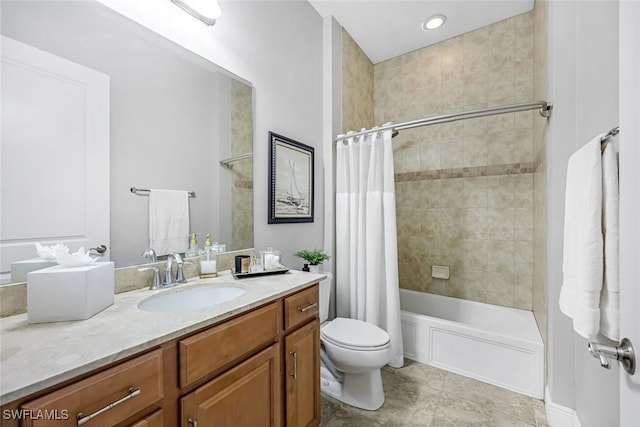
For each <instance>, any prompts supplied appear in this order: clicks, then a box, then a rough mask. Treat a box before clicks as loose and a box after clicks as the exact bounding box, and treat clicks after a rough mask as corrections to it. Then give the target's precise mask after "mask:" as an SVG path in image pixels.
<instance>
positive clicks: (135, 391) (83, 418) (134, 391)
mask: <svg viewBox="0 0 640 427" xmlns="http://www.w3.org/2000/svg"><path fill="white" fill-rule="evenodd" d="M127 393H128V394H127V395H126V396H125V397H123V398H122V399H118V400H116V401H115V402H113V403H109V404H108V405H107V406H105V407H104V408H102V409H98V410H97V411H96V412H94V413H93V414H89V415H83V414H82V412H80V413H78V415H77V416H76V418H77V419H78V425H79V426H81V425H83V424H85V423H86V422H87V421H89V420H91V419H92V418H95V417H97V416H98V415H100V414H102V413H104V412H107V411H108V410H109V409H111V408H114V407H116V406H118V405H119V404H121V403H123V402H125V401H127V400H129V399H131V398H134V397H136V396H137V395H139V394H140V389H139V388H136V389H134V388H133V387H131V388H129V390H128V391H127Z"/></svg>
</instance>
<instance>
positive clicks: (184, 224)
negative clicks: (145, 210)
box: [149, 189, 189, 255]
mask: <svg viewBox="0 0 640 427" xmlns="http://www.w3.org/2000/svg"><path fill="white" fill-rule="evenodd" d="M188 243H189V193H188V192H186V191H177V190H153V189H152V190H151V194H149V247H150V248H151V249H153V250H154V251H156V254H158V255H166V254H171V253H174V252H184V251H185V250H186V249H187V247H188V246H189V244H188Z"/></svg>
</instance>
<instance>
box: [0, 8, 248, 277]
mask: <svg viewBox="0 0 640 427" xmlns="http://www.w3.org/2000/svg"><path fill="white" fill-rule="evenodd" d="M0 7H1V10H0V12H1V23H0V32H1V33H2V35H3V36H4V37H8V38H10V39H12V40H13V41H16V42H18V43H17V45H16V46H17V47H16V50H17V51H18V54H21V53H20V52H21V50H22V49H30V48H35V49H36V50H38V51H42V52H44V53H45V54H47V55H50V56H45V57H44V58H45V59H44V61H45V62H47V66H49V64H48V62H49V61H50V60H51V61H52V63H54V64H57V61H58V59H60V60H61V61H63V62H62V64H64V65H65V66H67V65H69V66H70V67H72V69H74V70H75V69H78V68H79V69H80V71H86V70H87V69H88V70H89V72H93V73H96V75H97V76H98V77H97V78H96V79H97V80H99V81H100V82H101V83H100V85H102V84H103V83H104V84H106V88H107V89H106V92H105V89H104V87H102V86H101V87H102V89H100V90H102V91H103V93H106V98H107V99H106V100H105V99H98V100H97V101H96V104H95V106H91V105H93V104H91V103H92V102H94V100H93V98H92V96H93V95H91V94H90V95H87V94H88V93H93V92H91V91H89V90H87V89H86V85H85V84H84V83H82V84H76V83H77V81H80V80H77V81H76V80H75V77H73V78H67V77H66V74H64V75H62V77H60V74H59V72H58V71H56V72H55V73H53V72H49V71H47V72H46V73H45V72H41V73H40V75H38V76H37V78H34V79H36V80H33V79H32V77H33V76H32V74H33V73H32V71H33V70H34V69H39V67H33V66H29V67H22V68H20V67H19V66H16V64H17V62H15V61H13V62H12V61H11V60H10V59H7V58H6V56H7V55H9V54H10V53H8V51H10V50H11V49H10V48H9V47H7V48H5V46H4V44H5V43H4V42H5V39H3V49H2V53H3V63H2V66H3V73H2V110H3V117H2V121H3V129H2V200H1V202H2V229H1V234H2V236H0V240H1V241H0V250H1V251H2V253H1V255H2V257H1V258H2V276H3V282H4V283H6V282H7V281H9V280H8V279H9V277H10V273H9V272H10V262H11V261H17V260H20V259H25V258H32V257H35V256H36V253H35V245H34V244H35V242H41V243H45V244H54V243H55V242H58V241H63V242H64V243H66V244H67V245H68V246H69V249H70V250H71V251H75V250H77V248H78V247H79V246H85V247H87V248H88V247H95V246H98V245H100V244H106V246H107V247H108V248H109V251H108V252H107V254H106V255H105V258H110V259H111V260H112V261H115V263H116V266H117V267H121V266H127V265H134V264H139V263H143V262H145V259H144V258H143V257H142V252H143V251H144V250H145V249H146V248H147V247H148V246H149V197H148V195H142V194H140V193H138V194H134V193H132V192H131V191H130V188H131V187H138V188H144V189H170V190H186V191H192V192H194V193H195V197H193V198H190V199H189V219H190V227H189V229H190V232H191V233H196V234H197V238H198V243H199V245H200V247H202V246H203V244H204V240H205V235H206V234H211V236H212V240H213V241H215V242H219V243H221V244H225V245H226V249H227V250H236V249H244V248H250V247H253V206H252V205H253V176H252V175H253V173H252V171H253V162H252V159H251V155H250V153H251V152H252V141H253V115H252V108H253V89H252V87H251V85H250V84H248V83H247V82H245V81H241V79H239V78H237V77H235V76H233V75H232V74H230V73H229V72H227V71H225V70H223V69H221V68H219V67H217V66H216V65H215V64H212V63H210V62H209V61H206V60H204V59H203V58H201V57H199V56H197V55H195V54H193V53H192V52H190V51H187V50H185V49H183V48H181V47H179V46H177V45H175V44H174V43H172V42H170V41H168V40H166V39H164V38H162V37H161V36H159V35H158V34H156V33H153V32H151V31H149V30H147V29H146V28H143V27H142V26H140V25H138V24H136V23H134V22H132V21H130V20H128V19H127V18H125V17H123V16H121V15H118V14H117V13H115V12H114V11H112V10H110V9H108V8H106V7H105V6H103V5H101V4H100V3H97V2H94V1H83V2H67V1H60V2H58V1H49V2H31V1H15V2H14V1H3V2H2V3H0ZM7 46H9V44H8V43H7ZM64 61H66V62H64ZM18 65H19V64H18ZM56 66H57V65H56ZM25 69H26V70H27V71H28V72H25ZM56 70H57V69H56ZM74 72H75V71H74ZM65 73H66V71H65ZM36 74H37V73H36ZM16 75H17V76H18V77H19V78H21V79H24V80H25V81H26V83H24V82H23V84H24V86H25V87H27V88H29V87H31V88H34V87H35V86H34V84H33V81H36V82H40V81H41V80H44V79H43V78H42V75H46V78H47V79H49V77H51V76H55V85H53V84H51V85H50V84H49V80H51V79H49V80H47V81H46V82H45V83H43V86H45V87H47V89H48V90H49V89H51V87H54V86H55V88H54V89H52V90H51V91H50V93H49V95H48V97H44V96H41V94H42V93H44V92H46V91H44V90H38V91H35V90H31V91H26V92H20V91H18V90H13V91H11V90H8V88H9V87H14V88H15V87H19V85H13V84H10V82H9V81H8V80H7V79H8V78H9V77H16ZM25 75H28V76H27V77H26V78H25ZM100 75H102V76H104V78H102V79H101V78H100ZM74 76H75V75H74ZM37 79H40V80H37ZM79 79H80V78H79ZM60 82H62V83H64V84H67V83H69V82H73V83H74V85H72V86H74V89H73V90H72V91H70V92H69V93H70V95H67V92H65V91H64V90H62V89H60V91H58V89H59V88H60V86H61V83H60ZM38 84H40V83H38ZM83 85H84V86H83ZM63 86H64V85H63ZM76 87H80V88H81V89H78V92H77V94H78V96H77V99H76V97H75V95H74V94H76V92H75V91H76ZM65 90H66V89H65ZM31 92H37V94H38V96H33V97H28V96H26V95H25V93H30V95H33V93H31ZM98 92H99V91H98ZM98 98H100V97H98ZM103 98H104V97H103ZM105 102H106V104H105ZM87 105H88V106H87ZM101 105H102V106H103V107H101ZM104 105H106V107H104ZM91 108H94V109H91ZM37 110H38V111H37ZM96 111H97V112H99V113H100V114H101V120H103V121H104V120H106V125H104V124H101V123H98V124H97V125H96V123H95V117H96V116H98V115H99V114H98V113H96ZM38 114H40V116H39V115H38ZM77 117H80V118H81V119H80V120H81V121H80V122H77V123H76V122H75V120H76V118H77ZM105 117H106V119H105ZM82 120H84V121H82ZM92 120H93V122H92ZM100 126H104V127H105V129H104V131H101V130H100V129H101V127H100ZM100 139H103V140H104V141H106V142H105V144H106V149H105V148H104V147H103V148H100V149H95V150H94V145H92V144H94V143H95V141H96V140H100ZM100 150H102V151H100ZM221 161H223V163H224V164H221V163H220V162H221ZM12 165H13V166H12ZM101 218H102V219H101ZM97 220H100V221H102V224H104V226H97V227H96V226H93V225H91V224H92V221H97ZM98 222H99V221H98ZM92 227H93V229H92ZM95 229H98V230H99V231H98V232H97V234H98V235H99V237H97V238H95V237H93V236H91V235H90V234H91V233H92V232H93V230H95ZM105 230H106V233H105ZM104 240H108V241H106V242H105V241H104ZM187 247H188V236H185V250H186V249H187Z"/></svg>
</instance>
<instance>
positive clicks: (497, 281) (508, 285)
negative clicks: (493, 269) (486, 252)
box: [486, 273, 514, 307]
mask: <svg viewBox="0 0 640 427" xmlns="http://www.w3.org/2000/svg"><path fill="white" fill-rule="evenodd" d="M510 279H511V276H510V275H504V274H496V273H487V301H486V302H488V303H489V304H497V305H504V306H507V307H512V306H513V300H514V298H513V297H514V295H513V282H512V281H511V280H510Z"/></svg>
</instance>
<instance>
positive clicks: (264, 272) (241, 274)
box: [231, 268, 289, 279]
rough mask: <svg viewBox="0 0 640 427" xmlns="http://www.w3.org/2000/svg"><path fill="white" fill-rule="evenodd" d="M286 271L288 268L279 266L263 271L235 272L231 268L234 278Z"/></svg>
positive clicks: (268, 274)
mask: <svg viewBox="0 0 640 427" xmlns="http://www.w3.org/2000/svg"><path fill="white" fill-rule="evenodd" d="M287 271H289V269H288V268H279V269H277V270H264V271H257V272H253V273H236V272H235V271H233V270H231V274H233V277H235V278H236V279H246V278H248V277H260V276H271V275H272V274H284V273H286V272H287Z"/></svg>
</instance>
